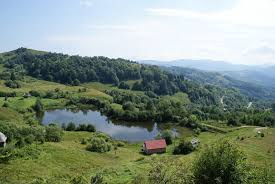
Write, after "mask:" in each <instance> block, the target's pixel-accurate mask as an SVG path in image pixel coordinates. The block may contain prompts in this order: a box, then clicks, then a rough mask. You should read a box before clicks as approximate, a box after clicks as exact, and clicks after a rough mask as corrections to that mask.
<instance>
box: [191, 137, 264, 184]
mask: <svg viewBox="0 0 275 184" xmlns="http://www.w3.org/2000/svg"><path fill="white" fill-rule="evenodd" d="M193 169H194V173H193V174H194V182H195V183H197V184H201V183H204V184H213V183H251V184H252V183H266V182H263V181H265V180H266V177H265V176H259V175H258V174H257V173H259V172H258V171H256V170H254V169H252V168H251V166H250V165H249V164H248V163H247V162H246V157H245V155H244V154H243V153H242V152H241V151H240V150H239V149H238V148H237V147H236V146H235V145H233V144H231V143H230V142H228V141H221V142H219V143H217V144H215V145H214V146H212V147H208V148H207V149H205V150H204V151H203V152H202V153H201V154H200V156H199V157H198V159H197V160H196V161H195V164H194V168H193ZM260 180H261V181H260ZM256 181H257V182H256ZM259 181H260V182H259Z"/></svg>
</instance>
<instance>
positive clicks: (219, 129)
mask: <svg viewBox="0 0 275 184" xmlns="http://www.w3.org/2000/svg"><path fill="white" fill-rule="evenodd" d="M0 56H1V57H0V58H1V64H0V79H1V80H0V94H1V97H0V132H3V133H4V134H6V135H7V136H8V138H9V141H8V142H7V146H6V148H4V149H3V150H1V152H0V153H1V157H0V160H1V162H0V181H1V182H2V183H18V182H21V183H57V184H59V183H60V184H61V183H68V184H69V183H73V181H75V180H81V181H83V182H84V181H85V182H84V183H88V182H89V181H90V180H91V178H93V177H95V178H96V177H99V176H100V178H101V177H102V178H103V180H104V182H106V183H146V182H149V180H150V178H151V177H152V176H150V175H148V173H151V171H152V172H153V170H154V169H155V168H154V167H153V166H152V165H154V164H155V163H159V162H162V161H163V160H164V161H167V162H172V161H175V162H177V163H184V164H185V165H187V166H188V167H189V168H192V167H193V163H195V162H196V160H197V158H198V157H199V155H201V154H203V153H204V150H205V149H207V147H211V146H213V145H215V144H216V143H217V142H219V141H221V140H228V141H230V143H232V144H234V145H236V146H237V147H238V149H239V150H241V151H242V152H243V153H244V154H245V155H246V158H247V161H248V162H249V163H251V164H253V165H254V166H255V167H256V168H257V169H260V170H264V169H267V170H268V173H269V175H270V182H275V178H274V176H275V142H274V141H275V129H274V125H275V115H274V112H273V111H272V106H271V105H270V103H266V102H265V100H263V99H256V98H255V99H253V102H252V101H250V100H251V99H252V97H250V96H247V95H246V94H245V93H242V92H240V91H238V90H236V89H232V88H227V87H225V86H223V85H218V84H215V85H213V84H211V83H210V84H208V83H207V84H206V83H204V84H203V83H201V82H199V81H196V80H195V79H192V78H188V75H186V74H179V73H175V72H172V73H173V74H172V73H170V72H167V71H164V70H162V69H161V68H159V67H157V66H151V65H140V64H137V63H135V62H132V61H127V60H122V59H119V60H116V59H109V58H103V57H102V58H100V57H94V58H87V57H80V56H68V55H63V54H56V53H47V52H41V51H35V50H29V49H24V48H20V49H18V50H15V51H11V52H8V53H2V54H1V55H0ZM103 72H104V73H103ZM187 78H188V79H187ZM7 81H8V82H7ZM254 103H255V104H254ZM248 107H249V108H248ZM54 124H56V125H54ZM81 125H82V126H81ZM88 125H90V126H89V129H88ZM51 131H52V132H51ZM167 131H169V132H170V133H171V135H170V138H171V140H172V143H171V144H169V145H168V146H167V149H166V153H164V154H157V155H155V154H154V155H144V154H143V153H142V152H141V146H142V144H143V141H145V140H151V139H155V138H161V137H162V136H163V137H164V135H165V133H164V132H167ZM43 132H44V133H43ZM45 132H46V133H45ZM44 136H45V139H44ZM163 137H162V138H163ZM165 138H167V137H165ZM194 138H196V139H198V140H199V141H200V145H199V147H198V148H197V149H195V150H192V151H191V152H189V153H188V154H175V148H176V147H178V146H179V145H181V143H182V142H183V140H184V141H190V140H192V139H194ZM92 140H93V141H94V142H100V145H106V147H104V149H103V148H102V149H100V150H97V151H94V149H95V148H93V149H92V151H90V150H89V149H91V148H89V146H90V145H92V144H93V142H92ZM103 140H104V141H103ZM105 149H106V150H105ZM19 165H20V167H18V166H19ZM257 171H258V170H257ZM79 178H81V179H79ZM79 183H80V182H79Z"/></svg>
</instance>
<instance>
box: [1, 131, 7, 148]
mask: <svg viewBox="0 0 275 184" xmlns="http://www.w3.org/2000/svg"><path fill="white" fill-rule="evenodd" d="M6 141H7V137H6V136H5V135H4V134H3V133H2V132H0V147H5V146H6Z"/></svg>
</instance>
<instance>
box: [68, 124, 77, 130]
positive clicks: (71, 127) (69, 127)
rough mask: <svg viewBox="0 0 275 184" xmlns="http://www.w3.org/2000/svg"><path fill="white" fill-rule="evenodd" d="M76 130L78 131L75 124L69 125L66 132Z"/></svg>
mask: <svg viewBox="0 0 275 184" xmlns="http://www.w3.org/2000/svg"><path fill="white" fill-rule="evenodd" d="M75 130H76V127H75V124H74V123H73V122H70V123H68V125H67V127H66V131H75Z"/></svg>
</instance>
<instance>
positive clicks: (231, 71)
mask: <svg viewBox="0 0 275 184" xmlns="http://www.w3.org/2000/svg"><path fill="white" fill-rule="evenodd" d="M140 63H144V64H151V65H158V66H165V67H184V68H193V69H198V70H201V72H202V71H207V72H219V73H220V74H221V76H224V77H226V76H229V77H230V78H231V80H233V79H235V80H237V81H239V82H240V81H242V82H245V83H249V84H250V85H252V84H253V85H256V86H258V87H261V88H263V89H266V88H267V89H270V88H272V89H273V90H272V91H274V90H275V66H267V65H259V66H248V65H237V64H231V63H228V62H224V61H213V60H188V59H182V60H173V61H165V62H164V61H157V60H143V61H140ZM204 75H205V74H204ZM207 75H209V74H207ZM216 75H217V73H216ZM246 86H247V85H246Z"/></svg>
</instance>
